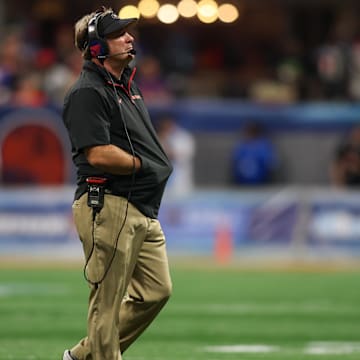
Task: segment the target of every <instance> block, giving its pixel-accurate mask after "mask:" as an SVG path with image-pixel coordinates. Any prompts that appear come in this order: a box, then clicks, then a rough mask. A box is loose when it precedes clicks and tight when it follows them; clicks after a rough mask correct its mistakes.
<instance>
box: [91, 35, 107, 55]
mask: <svg viewBox="0 0 360 360" xmlns="http://www.w3.org/2000/svg"><path fill="white" fill-rule="evenodd" d="M89 50H90V54H91V57H93V58H99V57H100V58H102V57H106V56H107V55H108V54H109V47H108V44H107V42H106V41H105V40H102V39H96V40H93V41H91V42H90V44H89Z"/></svg>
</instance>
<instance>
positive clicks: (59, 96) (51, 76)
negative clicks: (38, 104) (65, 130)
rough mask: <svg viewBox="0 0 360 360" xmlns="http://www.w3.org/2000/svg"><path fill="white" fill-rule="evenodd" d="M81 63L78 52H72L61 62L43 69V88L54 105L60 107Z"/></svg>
mask: <svg viewBox="0 0 360 360" xmlns="http://www.w3.org/2000/svg"><path fill="white" fill-rule="evenodd" d="M82 62H83V61H82V58H81V55H80V54H79V52H78V51H74V50H73V51H72V52H70V53H68V54H67V55H66V56H65V59H64V61H63V62H54V63H52V64H51V66H49V67H46V68H44V69H43V87H44V90H45V91H46V93H47V94H48V96H49V98H50V100H51V101H52V102H53V103H54V104H56V105H59V106H62V104H63V101H64V95H65V93H66V91H67V90H68V89H69V87H70V86H71V85H72V84H73V82H74V81H75V79H76V78H77V76H78V75H79V74H80V71H81V67H82Z"/></svg>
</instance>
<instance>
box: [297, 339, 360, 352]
mask: <svg viewBox="0 0 360 360" xmlns="http://www.w3.org/2000/svg"><path fill="white" fill-rule="evenodd" d="M304 353H305V354H309V355H331V354H334V355H342V354H344V355H345V354H354V353H360V342H343V341H317V342H311V343H309V344H308V345H307V346H306V348H305V349H304Z"/></svg>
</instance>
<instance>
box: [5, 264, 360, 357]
mask: <svg viewBox="0 0 360 360" xmlns="http://www.w3.org/2000/svg"><path fill="white" fill-rule="evenodd" d="M172 274H173V282H174V294H173V297H172V299H171V300H170V302H169V303H168V305H167V307H166V309H165V310H164V311H163V312H162V313H161V315H160V316H159V317H158V318H157V320H156V321H155V322H154V323H153V325H152V326H151V327H150V328H149V329H148V330H147V332H145V333H144V335H143V336H142V337H141V338H140V339H139V340H138V341H137V342H136V343H135V344H134V345H133V347H132V348H131V349H130V350H129V351H128V352H127V353H126V354H125V359H126V360H143V359H144V360H145V359H149V360H180V359H181V360H205V359H208V360H234V359H239V360H247V359H249V360H250V359H264V360H270V359H271V360H275V359H276V360H282V359H291V360H299V359H307V360H314V359H316V360H329V359H330V360H340V359H341V360H350V359H352V360H359V359H360V279H359V275H360V274H359V273H356V272H352V273H351V272H347V273H344V272H338V273H332V272H329V273H319V272H318V273H304V272H299V273H297V272H269V273H266V272H260V271H259V272H256V271H252V272H246V271H239V270H224V269H216V268H214V269H211V270H209V269H208V270H199V269H197V270H190V269H184V268H181V267H174V268H173V269H172ZM86 303H87V285H86V283H85V281H84V280H83V278H82V272H81V269H80V268H79V269H75V270H54V269H52V270H51V269H41V270H40V269H38V270H35V269H31V270H14V269H12V270H7V269H1V270H0V360H10V359H11V360H37V359H38V360H60V359H62V352H63V350H64V349H65V348H67V347H69V346H71V345H72V344H74V343H75V342H76V341H77V340H78V339H80V337H81V336H83V335H84V331H85V326H86ZM104 360H106V359H104Z"/></svg>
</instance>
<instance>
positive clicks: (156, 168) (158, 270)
mask: <svg viewBox="0 0 360 360" xmlns="http://www.w3.org/2000/svg"><path fill="white" fill-rule="evenodd" d="M136 21H137V19H135V18H129V19H120V18H119V17H118V16H117V15H116V14H115V13H114V12H113V11H112V10H111V9H106V8H102V9H101V10H99V11H97V12H93V13H91V14H88V15H85V16H84V17H82V18H81V19H80V20H79V21H78V22H77V23H76V24H75V45H76V47H77V48H78V49H79V50H80V51H81V52H82V54H83V58H84V64H83V68H82V72H81V74H80V75H79V78H78V79H77V81H76V82H75V84H74V85H73V86H72V88H71V89H70V90H69V92H68V94H67V95H66V97H65V101H64V109H63V120H64V124H65V126H66V128H67V130H68V134H69V138H70V141H71V146H72V156H73V161H74V164H75V166H76V168H77V188H76V192H75V200H74V203H73V207H72V209H73V216H74V221H75V225H76V229H77V231H78V234H79V238H80V240H81V242H82V246H83V250H84V257H85V265H84V275H85V278H86V280H87V281H88V283H89V285H90V298H89V307H88V326H87V336H85V337H84V339H82V340H80V341H79V342H78V343H77V344H76V345H75V346H74V347H72V348H71V349H70V350H65V352H64V355H63V360H121V359H122V355H121V354H122V353H123V352H124V351H125V350H126V349H127V348H128V347H129V346H130V345H131V344H132V343H133V342H134V341H135V340H136V339H137V337H138V336H139V335H140V334H141V333H142V332H143V331H144V330H145V329H146V327H147V326H148V325H149V324H150V323H151V322H152V320H153V319H154V318H155V317H156V315H157V314H158V313H159V311H160V310H161V308H162V307H163V306H164V304H165V303H166V301H167V300H168V298H169V296H170V293H171V288H172V284H171V279H170V274H169V267H168V259H167V254H166V248H165V237H164V233H163V231H162V229H161V225H160V223H159V221H158V220H157V216H158V211H159V207H160V203H161V199H162V195H163V192H164V188H165V185H166V182H167V179H168V177H169V176H170V173H171V171H172V167H171V164H170V162H169V159H168V158H167V156H166V154H165V152H164V150H163V148H162V147H161V145H160V143H159V141H158V138H157V135H156V133H155V130H154V128H153V126H152V123H151V120H150V117H149V114H148V111H147V109H146V107H145V104H144V102H143V99H142V95H141V92H140V90H139V89H138V87H137V86H136V84H135V82H134V76H135V71H136V69H135V68H133V69H132V68H130V66H129V63H130V62H131V60H132V59H134V57H135V55H136V51H135V48H134V37H133V36H132V35H131V27H132V26H134V24H135V23H136Z"/></svg>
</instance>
